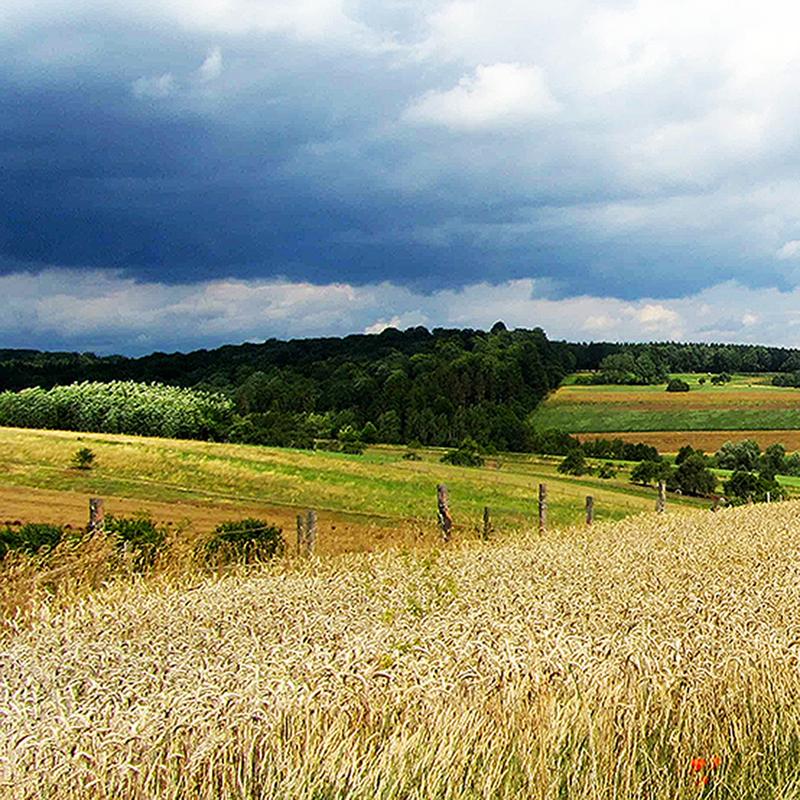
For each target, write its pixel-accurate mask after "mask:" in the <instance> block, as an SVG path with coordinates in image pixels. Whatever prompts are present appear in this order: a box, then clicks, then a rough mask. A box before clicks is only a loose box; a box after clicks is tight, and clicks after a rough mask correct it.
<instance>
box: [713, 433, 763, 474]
mask: <svg viewBox="0 0 800 800" xmlns="http://www.w3.org/2000/svg"><path fill="white" fill-rule="evenodd" d="M715 458H716V462H717V466H718V467H719V468H720V469H730V470H740V471H744V472H755V471H756V470H757V469H758V468H759V465H760V461H761V448H760V447H759V445H758V442H757V441H755V439H742V441H740V442H725V444H723V445H722V447H720V449H719V450H717V454H716V456H715Z"/></svg>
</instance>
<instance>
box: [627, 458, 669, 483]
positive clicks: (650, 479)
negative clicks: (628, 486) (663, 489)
mask: <svg viewBox="0 0 800 800" xmlns="http://www.w3.org/2000/svg"><path fill="white" fill-rule="evenodd" d="M672 472H673V470H672V467H670V465H669V464H667V462H666V461H651V460H646V461H640V462H639V463H638V464H637V465H636V466H635V467H634V468H633V469H632V470H631V483H639V484H641V485H642V486H649V485H650V484H651V483H655V482H656V481H666V480H669V478H670V476H671V475H672Z"/></svg>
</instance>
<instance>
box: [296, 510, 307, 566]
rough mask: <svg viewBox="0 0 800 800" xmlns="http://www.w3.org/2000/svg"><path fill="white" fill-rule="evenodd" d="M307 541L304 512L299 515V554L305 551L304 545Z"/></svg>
mask: <svg viewBox="0 0 800 800" xmlns="http://www.w3.org/2000/svg"><path fill="white" fill-rule="evenodd" d="M305 541H306V523H305V520H304V519H303V515H302V514H298V515H297V555H298V556H299V555H301V554H302V552H303V546H304V545H305Z"/></svg>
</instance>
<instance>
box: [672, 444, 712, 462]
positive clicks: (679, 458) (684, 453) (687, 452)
mask: <svg viewBox="0 0 800 800" xmlns="http://www.w3.org/2000/svg"><path fill="white" fill-rule="evenodd" d="M693 455H699V456H703V457H705V453H703V451H702V450H695V449H694V447H692V446H691V445H690V444H685V445H684V446H683V447H681V449H680V450H678V455H676V456H675V463H676V464H683V462H684V461H686V459H687V458H689V456H693Z"/></svg>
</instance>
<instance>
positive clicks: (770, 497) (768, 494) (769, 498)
mask: <svg viewBox="0 0 800 800" xmlns="http://www.w3.org/2000/svg"><path fill="white" fill-rule="evenodd" d="M771 500H772V495H771V494H770V493H769V492H767V502H768V503H769V502H770V501H771Z"/></svg>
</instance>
